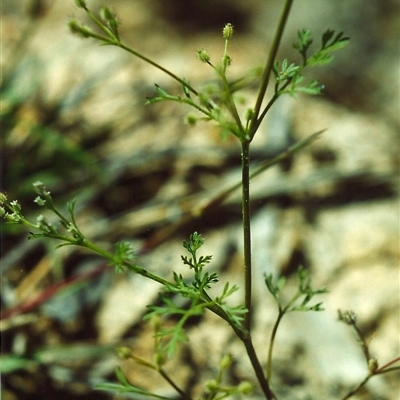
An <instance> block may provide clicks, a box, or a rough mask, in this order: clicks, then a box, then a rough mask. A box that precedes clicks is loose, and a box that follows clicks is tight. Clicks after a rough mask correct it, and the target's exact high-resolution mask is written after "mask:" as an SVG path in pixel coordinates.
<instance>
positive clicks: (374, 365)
mask: <svg viewBox="0 0 400 400" xmlns="http://www.w3.org/2000/svg"><path fill="white" fill-rule="evenodd" d="M368 369H369V370H370V372H372V373H374V372H376V370H377V369H378V360H377V359H376V358H370V359H369V360H368Z"/></svg>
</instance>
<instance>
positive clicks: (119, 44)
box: [115, 42, 199, 96]
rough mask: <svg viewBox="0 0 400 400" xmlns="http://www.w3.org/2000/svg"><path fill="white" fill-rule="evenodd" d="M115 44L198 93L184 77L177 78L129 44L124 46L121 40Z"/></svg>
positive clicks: (195, 93)
mask: <svg viewBox="0 0 400 400" xmlns="http://www.w3.org/2000/svg"><path fill="white" fill-rule="evenodd" d="M115 46H118V47H120V48H121V49H123V50H125V51H127V52H128V53H131V54H133V55H134V56H135V57H137V58H140V59H141V60H143V61H145V62H146V63H148V64H150V65H152V66H153V67H156V68H158V69H159V70H161V71H162V72H164V73H165V74H167V75H169V76H170V77H171V78H172V79H174V80H175V81H177V82H179V83H180V84H181V85H183V86H185V87H187V88H188V89H189V90H190V91H191V92H192V93H193V94H194V95H196V96H198V95H199V93H198V92H197V90H195V89H194V88H193V87H192V86H190V85H189V83H188V82H186V81H185V80H184V79H181V78H179V77H178V76H176V75H175V74H174V73H173V72H171V71H169V70H168V69H166V68H164V67H162V66H161V65H160V64H157V63H156V62H155V61H153V60H151V59H150V58H147V57H146V56H144V55H143V54H141V53H139V52H137V51H136V50H133V49H132V48H130V47H129V46H126V45H125V44H123V43H121V42H119V43H115Z"/></svg>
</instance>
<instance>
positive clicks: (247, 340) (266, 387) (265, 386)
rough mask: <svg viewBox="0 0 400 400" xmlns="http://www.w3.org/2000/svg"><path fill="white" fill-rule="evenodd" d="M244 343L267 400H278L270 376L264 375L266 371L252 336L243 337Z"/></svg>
mask: <svg viewBox="0 0 400 400" xmlns="http://www.w3.org/2000/svg"><path fill="white" fill-rule="evenodd" d="M241 339H242V341H243V344H244V345H245V347H246V351H247V355H248V356H249V359H250V362H251V365H252V366H253V369H254V372H255V374H256V376H257V379H258V382H259V384H260V386H261V389H262V391H263V393H264V395H265V397H266V399H267V400H276V399H277V397H276V396H275V394H274V392H273V391H272V390H271V388H270V385H269V383H268V378H266V377H265V376H264V371H263V369H262V366H261V364H260V362H259V360H258V357H257V354H256V352H255V350H254V347H253V343H252V341H251V338H250V337H246V338H241Z"/></svg>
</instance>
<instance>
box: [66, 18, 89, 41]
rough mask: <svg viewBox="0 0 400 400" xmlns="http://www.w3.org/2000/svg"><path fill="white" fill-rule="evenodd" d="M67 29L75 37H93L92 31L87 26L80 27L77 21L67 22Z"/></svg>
mask: <svg viewBox="0 0 400 400" xmlns="http://www.w3.org/2000/svg"><path fill="white" fill-rule="evenodd" d="M68 26H69V29H70V30H71V32H72V33H76V34H77V35H79V36H81V37H83V38H88V37H91V36H92V35H93V31H92V30H91V29H90V28H88V27H87V26H84V25H81V24H80V23H79V22H78V21H76V20H74V19H72V20H70V21H69V22H68Z"/></svg>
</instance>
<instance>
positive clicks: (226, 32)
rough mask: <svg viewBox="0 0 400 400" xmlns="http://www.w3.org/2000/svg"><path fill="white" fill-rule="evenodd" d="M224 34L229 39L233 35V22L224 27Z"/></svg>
mask: <svg viewBox="0 0 400 400" xmlns="http://www.w3.org/2000/svg"><path fill="white" fill-rule="evenodd" d="M222 35H223V37H224V39H225V40H229V39H231V38H232V36H233V25H232V24H231V23H227V24H226V25H225V26H224V28H223V29H222Z"/></svg>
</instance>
